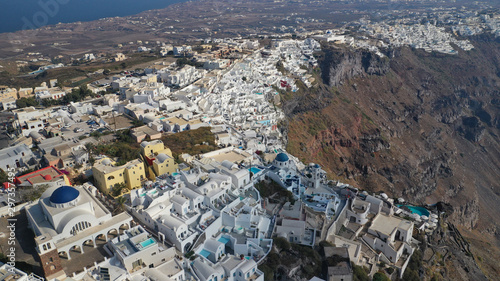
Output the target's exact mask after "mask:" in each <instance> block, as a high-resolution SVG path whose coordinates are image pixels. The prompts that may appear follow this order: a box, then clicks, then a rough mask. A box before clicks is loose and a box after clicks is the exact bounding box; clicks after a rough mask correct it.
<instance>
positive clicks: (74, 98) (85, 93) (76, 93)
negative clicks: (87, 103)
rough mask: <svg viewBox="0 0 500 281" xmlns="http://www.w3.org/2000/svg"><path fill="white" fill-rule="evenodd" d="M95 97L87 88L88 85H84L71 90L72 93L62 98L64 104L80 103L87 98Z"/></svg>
mask: <svg viewBox="0 0 500 281" xmlns="http://www.w3.org/2000/svg"><path fill="white" fill-rule="evenodd" d="M89 96H90V97H94V96H95V94H94V93H93V92H92V91H91V90H89V88H87V86H86V85H82V86H80V87H78V88H74V89H73V90H71V93H68V94H66V95H65V96H64V97H63V98H62V102H63V103H64V104H67V103H70V102H79V101H82V100H84V99H85V98H86V97H89Z"/></svg>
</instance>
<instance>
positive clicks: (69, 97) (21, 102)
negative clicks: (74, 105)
mask: <svg viewBox="0 0 500 281" xmlns="http://www.w3.org/2000/svg"><path fill="white" fill-rule="evenodd" d="M94 96H95V94H94V93H93V92H92V91H91V90H89V88H87V86H86V85H82V86H80V87H78V88H74V89H73V90H72V91H71V93H68V94H66V95H65V96H64V97H62V98H61V99H58V100H53V99H44V100H42V101H41V102H40V103H39V102H38V101H37V100H36V99H35V97H28V98H20V99H18V100H16V105H17V107H18V108H25V107H29V106H37V105H40V104H42V105H43V106H47V107H48V106H53V105H59V104H68V103H70V102H79V101H82V100H84V99H85V98H87V97H94Z"/></svg>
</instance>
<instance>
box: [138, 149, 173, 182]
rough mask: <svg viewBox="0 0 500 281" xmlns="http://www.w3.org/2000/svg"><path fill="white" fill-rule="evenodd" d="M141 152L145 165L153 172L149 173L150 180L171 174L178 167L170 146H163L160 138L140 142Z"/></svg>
mask: <svg viewBox="0 0 500 281" xmlns="http://www.w3.org/2000/svg"><path fill="white" fill-rule="evenodd" d="M141 153H142V155H143V156H144V159H145V160H146V162H147V165H148V166H149V167H150V168H152V170H153V173H150V174H149V178H150V179H151V180H154V179H155V178H156V177H157V176H160V175H163V174H169V175H171V174H173V173H175V172H176V171H177V168H179V165H177V164H176V163H175V161H174V157H173V156H172V151H171V150H170V148H168V147H165V145H164V144H163V142H162V141H161V140H154V141H143V142H142V143H141Z"/></svg>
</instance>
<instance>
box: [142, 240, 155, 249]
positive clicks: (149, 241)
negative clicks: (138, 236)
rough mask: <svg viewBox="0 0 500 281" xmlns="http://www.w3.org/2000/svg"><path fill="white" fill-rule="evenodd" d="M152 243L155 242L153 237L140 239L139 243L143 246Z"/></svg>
mask: <svg viewBox="0 0 500 281" xmlns="http://www.w3.org/2000/svg"><path fill="white" fill-rule="evenodd" d="M154 243H156V241H155V240H154V239H153V238H149V239H148V240H146V241H142V242H141V243H139V244H141V246H142V247H143V248H146V247H147V246H150V245H153V244H154Z"/></svg>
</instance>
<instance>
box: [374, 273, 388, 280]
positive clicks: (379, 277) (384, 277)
mask: <svg viewBox="0 0 500 281" xmlns="http://www.w3.org/2000/svg"><path fill="white" fill-rule="evenodd" d="M373 281H391V279H389V277H387V275H385V274H384V273H382V272H377V273H375V274H373Z"/></svg>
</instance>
